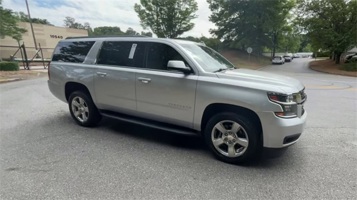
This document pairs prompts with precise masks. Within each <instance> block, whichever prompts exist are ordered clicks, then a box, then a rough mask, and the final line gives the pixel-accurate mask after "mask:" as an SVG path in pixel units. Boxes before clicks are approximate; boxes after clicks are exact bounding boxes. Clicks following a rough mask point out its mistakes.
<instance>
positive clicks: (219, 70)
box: [213, 68, 228, 73]
mask: <svg viewBox="0 0 357 200" xmlns="http://www.w3.org/2000/svg"><path fill="white" fill-rule="evenodd" d="M227 69H228V68H219V69H217V70H216V71H213V72H214V73H216V72H222V71H226V70H227Z"/></svg>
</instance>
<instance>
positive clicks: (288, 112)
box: [268, 92, 297, 118]
mask: <svg viewBox="0 0 357 200" xmlns="http://www.w3.org/2000/svg"><path fill="white" fill-rule="evenodd" d="M268 98H269V100H270V101H272V102H275V103H277V104H279V105H280V106H281V108H282V109H283V112H275V115H276V116H278V117H283V118H293V117H297V104H296V102H294V96H293V95H292V94H291V95H286V94H281V93H276V92H268Z"/></svg>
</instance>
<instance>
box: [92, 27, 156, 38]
mask: <svg viewBox="0 0 357 200" xmlns="http://www.w3.org/2000/svg"><path fill="white" fill-rule="evenodd" d="M90 35H91V36H101V35H103V36H104V35H112V36H114V35H117V36H121V35H128V36H130V35H133V36H135V35H143V36H148V37H152V33H151V32H144V31H142V32H141V34H140V33H138V32H136V31H135V30H134V29H133V28H131V27H129V28H128V29H127V30H126V31H125V32H123V31H122V30H121V29H120V27H117V26H100V27H96V28H94V29H93V31H92V32H91V33H90Z"/></svg>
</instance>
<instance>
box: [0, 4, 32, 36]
mask: <svg viewBox="0 0 357 200" xmlns="http://www.w3.org/2000/svg"><path fill="white" fill-rule="evenodd" d="M17 22H19V18H18V17H17V16H16V15H15V13H14V12H13V11H12V10H10V9H5V8H3V7H2V1H1V0H0V38H4V37H5V36H9V37H12V38H13V39H15V40H17V41H20V40H21V39H22V34H23V33H25V32H26V29H24V28H20V27H19V26H18V25H17Z"/></svg>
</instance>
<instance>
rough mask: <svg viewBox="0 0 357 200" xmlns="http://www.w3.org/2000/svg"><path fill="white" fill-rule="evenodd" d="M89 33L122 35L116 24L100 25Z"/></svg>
mask: <svg viewBox="0 0 357 200" xmlns="http://www.w3.org/2000/svg"><path fill="white" fill-rule="evenodd" d="M91 35H98V36H99V35H124V32H123V31H121V30H120V28H119V27H117V26H100V27H96V28H94V29H93V33H92V34H91Z"/></svg>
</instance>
